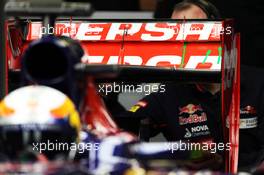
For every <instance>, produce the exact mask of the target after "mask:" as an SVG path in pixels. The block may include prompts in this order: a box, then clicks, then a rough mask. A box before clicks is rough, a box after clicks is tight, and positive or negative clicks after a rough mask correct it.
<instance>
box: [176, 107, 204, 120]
mask: <svg viewBox="0 0 264 175" xmlns="http://www.w3.org/2000/svg"><path fill="white" fill-rule="evenodd" d="M179 111H180V112H179V124H180V125H186V124H192V123H200V122H205V121H207V116H206V114H205V112H203V109H202V107H201V105H194V104H188V105H187V106H184V107H180V108H179Z"/></svg>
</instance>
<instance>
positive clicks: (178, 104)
mask: <svg viewBox="0 0 264 175" xmlns="http://www.w3.org/2000/svg"><path fill="white" fill-rule="evenodd" d="M218 17H219V13H218V11H217V9H216V8H215V7H214V6H213V5H212V4H211V3H208V2H206V1H205V0H185V1H183V2H181V3H178V4H176V5H175V8H174V11H173V13H172V18H173V19H182V18H186V19H194V18H198V19H206V18H209V19H214V18H218ZM263 74H264V71H263V70H261V69H255V68H250V67H247V66H241V106H240V114H241V124H240V147H239V167H240V169H243V170H250V169H251V168H252V167H254V166H256V165H258V164H259V163H260V162H261V161H263V158H264V156H263V155H264V149H263V146H264V137H263V131H264V130H263V128H264V126H263V115H264V114H263V113H264V91H263V88H264V79H263V78H261V77H260V75H263ZM219 89H220V88H219V85H217V84H212V85H211V86H209V84H206V85H202V86H199V85H198V86H197V85H172V84H169V85H168V86H167V87H166V92H165V93H153V94H151V95H149V96H147V97H145V98H144V99H142V100H140V101H139V102H138V103H137V104H136V105H135V106H133V107H132V108H131V109H130V112H128V113H129V114H126V115H127V116H132V118H133V119H134V120H135V119H136V118H140V119H142V118H147V119H144V120H143V123H144V124H145V127H149V128H150V132H149V133H148V134H147V135H146V137H149V136H154V135H156V134H157V133H159V132H162V133H163V135H164V136H165V138H166V139H167V140H170V141H171V140H180V139H183V140H184V139H189V140H191V141H204V140H210V139H214V142H221V141H222V139H223V138H222V126H221V125H222V124H221V121H220V118H221V117H220V116H219V114H220V111H219V110H217V108H219V106H220V92H219ZM193 114H195V116H198V118H197V120H196V121H198V122H196V123H195V122H194V120H193V119H194V118H193V117H192V116H194V115H193ZM121 127H122V126H121ZM197 127H200V128H203V129H201V132H195V133H192V130H193V128H197ZM223 127H224V126H223ZM124 128H125V127H124ZM125 129H126V128H125ZM193 131H195V130H193ZM141 134H142V133H141ZM143 137H145V136H143ZM192 137H193V138H192Z"/></svg>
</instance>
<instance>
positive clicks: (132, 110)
mask: <svg viewBox="0 0 264 175" xmlns="http://www.w3.org/2000/svg"><path fill="white" fill-rule="evenodd" d="M139 108H140V106H138V105H135V106H132V107H131V108H130V109H129V111H130V112H137V110H138V109H139Z"/></svg>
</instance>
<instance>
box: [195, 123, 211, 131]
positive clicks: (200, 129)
mask: <svg viewBox="0 0 264 175" xmlns="http://www.w3.org/2000/svg"><path fill="white" fill-rule="evenodd" d="M208 130H209V128H208V126H207V125H202V126H195V127H192V132H200V131H208Z"/></svg>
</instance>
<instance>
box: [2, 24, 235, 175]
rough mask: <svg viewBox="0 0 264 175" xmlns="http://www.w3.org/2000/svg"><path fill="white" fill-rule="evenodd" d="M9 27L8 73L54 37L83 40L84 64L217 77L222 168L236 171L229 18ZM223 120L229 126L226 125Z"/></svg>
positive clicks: (233, 67)
mask: <svg viewBox="0 0 264 175" xmlns="http://www.w3.org/2000/svg"><path fill="white" fill-rule="evenodd" d="M12 25H13V24H12V22H11V21H10V22H9V23H8V36H9V38H8V39H9V40H8V43H9V46H8V47H7V51H8V54H7V56H8V60H9V68H10V69H19V66H20V62H19V60H20V57H21V54H22V52H23V50H24V49H25V48H26V47H27V45H28V44H29V43H30V42H31V41H32V40H35V39H38V38H40V37H41V36H42V34H56V35H65V36H69V37H72V38H74V39H77V40H79V41H81V45H82V47H83V49H84V50H85V56H84V57H83V58H82V62H83V63H86V64H88V65H89V64H98V65H109V64H111V65H126V66H135V67H136V68H137V69H140V68H142V70H144V68H145V67H146V66H148V68H153V69H151V70H152V71H153V70H154V71H155V68H157V67H159V68H157V70H159V71H160V70H162V69H164V70H168V68H170V70H171V71H175V72H177V71H186V72H192V73H193V74H192V75H196V73H197V74H199V72H206V74H210V73H214V74H215V73H219V76H220V77H221V78H220V81H221V83H222V99H221V101H222V105H221V109H222V121H223V127H224V132H225V141H226V142H230V143H231V147H232V149H231V151H229V152H228V153H227V160H226V163H227V164H226V170H227V171H228V172H232V173H234V172H236V171H237V163H238V133H239V132H238V131H239V93H240V92H239V86H240V85H239V83H240V82H239V74H240V73H239V49H240V48H239V42H240V41H239V36H238V35H237V34H235V33H234V28H233V21H232V20H218V21H205V20H183V21H179V20H177V21H173V20H168V21H153V20H142V21H138V20H136V21H135V20H131V21H129V20H126V21H120V20H119V21H117V20H112V21H106V20H98V21H89V22H82V21H77V20H73V21H59V22H57V24H56V27H55V29H54V28H51V27H50V28H48V29H47V28H43V27H42V26H41V23H40V22H29V23H28V24H27V25H28V27H27V30H26V32H24V33H23V36H22V35H21V32H19V30H18V29H17V30H11V29H13V28H12ZM12 36H13V37H12ZM15 36H19V37H24V39H25V41H21V40H19V42H16V44H15V45H14V44H13V43H15V42H14V41H12V40H11V39H12V38H16V37H15ZM16 40H17V39H16ZM195 72H196V73H195ZM192 75H191V76H192ZM212 75H213V74H212ZM131 76H133V75H131ZM179 76H181V75H179ZM182 76H183V75H182ZM199 76H202V74H201V75H199ZM185 78H186V79H188V78H191V77H185ZM200 78H202V77H200ZM197 81H199V77H198V78H197ZM216 82H218V81H216ZM227 120H228V121H229V126H228V127H225V126H226V121H227Z"/></svg>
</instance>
